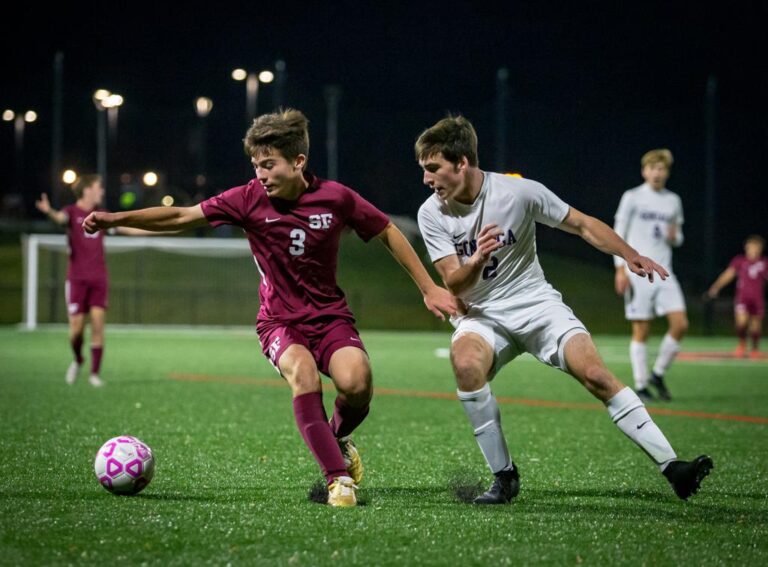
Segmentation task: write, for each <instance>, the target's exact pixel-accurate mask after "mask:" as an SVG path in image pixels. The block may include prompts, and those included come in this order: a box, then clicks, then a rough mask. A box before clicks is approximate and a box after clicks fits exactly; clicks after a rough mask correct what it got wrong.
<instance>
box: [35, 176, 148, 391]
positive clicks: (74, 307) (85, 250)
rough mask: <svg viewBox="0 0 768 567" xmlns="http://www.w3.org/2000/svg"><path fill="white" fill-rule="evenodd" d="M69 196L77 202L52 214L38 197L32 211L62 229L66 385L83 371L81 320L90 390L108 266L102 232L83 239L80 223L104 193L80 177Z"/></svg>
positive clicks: (100, 343)
mask: <svg viewBox="0 0 768 567" xmlns="http://www.w3.org/2000/svg"><path fill="white" fill-rule="evenodd" d="M72 191H73V193H74V194H75V197H76V198H77V201H76V202H75V203H74V204H72V205H67V206H65V207H63V208H62V209H61V210H60V211H57V210H56V209H54V208H53V207H51V203H50V201H49V200H48V196H47V195H46V194H45V193H43V194H42V195H41V196H40V200H38V201H37V202H36V203H35V205H36V206H37V208H38V209H39V210H40V211H41V212H43V213H45V214H46V215H47V216H48V218H50V219H51V220H52V221H53V222H55V223H56V224H58V225H61V226H66V227H67V241H68V243H69V264H68V267H67V280H66V283H65V284H64V285H65V288H64V294H65V297H66V304H67V313H68V316H69V342H70V344H71V345H72V352H73V353H74V356H75V360H73V361H72V363H71V364H70V365H69V368H68V369H67V373H66V376H65V380H66V382H67V384H74V383H75V380H77V376H78V374H79V373H80V368H81V367H82V365H83V362H84V357H83V353H82V350H83V339H84V333H85V324H86V319H85V316H86V315H90V319H91V375H90V377H89V378H88V382H89V383H90V384H91V386H95V387H99V386H103V385H104V382H103V381H102V380H101V378H100V377H99V371H100V368H101V360H102V357H103V356H104V323H105V319H106V310H107V303H108V301H107V299H108V295H109V281H108V277H107V265H106V263H105V261H104V231H101V230H100V231H98V232H95V233H93V234H88V233H87V232H86V231H85V230H84V229H83V221H84V220H85V218H86V217H87V216H88V215H89V214H90V213H91V212H93V211H95V210H97V209H98V208H99V207H100V206H101V203H102V201H103V199H104V187H103V186H102V183H101V177H100V176H99V175H94V174H90V175H83V176H81V177H80V178H79V179H77V181H75V183H74V185H72ZM117 232H118V233H119V234H129V235H144V234H153V233H150V232H146V231H143V230H136V229H131V228H120V229H117Z"/></svg>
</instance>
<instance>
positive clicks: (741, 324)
mask: <svg viewBox="0 0 768 567" xmlns="http://www.w3.org/2000/svg"><path fill="white" fill-rule="evenodd" d="M764 247H765V239H763V237H762V236H758V235H756V234H753V235H752V236H750V237H749V238H747V240H746V241H745V242H744V254H743V255H742V254H739V255H738V256H736V257H735V258H734V259H733V260H731V263H730V264H729V265H728V267H727V268H726V269H725V271H724V272H723V273H722V274H720V276H718V278H717V280H715V283H713V284H712V286H711V287H710V288H709V290H708V291H707V296H708V297H709V298H710V299H714V298H715V297H717V295H718V294H719V293H720V290H721V289H723V288H724V287H725V286H727V285H728V284H730V283H731V282H732V281H733V280H734V279H736V297H735V298H734V300H733V314H734V318H735V320H736V334H737V335H738V337H739V345H738V346H737V347H736V352H735V353H734V354H735V355H736V356H738V357H742V356H744V353H745V352H746V348H747V332H749V334H750V336H751V337H752V352H751V353H750V356H751V357H752V358H758V357H759V356H760V334H761V333H762V330H763V315H764V314H765V298H764V295H763V294H764V290H765V280H766V279H768V261H767V260H766V259H765V258H764V257H763V249H764Z"/></svg>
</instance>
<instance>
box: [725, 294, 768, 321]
mask: <svg viewBox="0 0 768 567" xmlns="http://www.w3.org/2000/svg"><path fill="white" fill-rule="evenodd" d="M733 307H734V311H735V312H736V313H737V314H739V313H746V314H747V315H751V316H752V317H762V316H763V315H765V301H764V300H763V298H762V297H751V296H750V297H747V296H745V297H741V296H740V295H737V296H736V299H735V300H734V302H733Z"/></svg>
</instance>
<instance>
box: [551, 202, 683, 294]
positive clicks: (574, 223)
mask: <svg viewBox="0 0 768 567" xmlns="http://www.w3.org/2000/svg"><path fill="white" fill-rule="evenodd" d="M558 228H559V229H560V230H564V231H566V232H570V233H571V234H578V235H579V236H581V237H582V238H583V239H584V240H586V241H587V242H589V243H590V244H591V245H592V246H594V247H595V248H597V249H598V250H600V251H601V252H605V253H606V254H613V255H616V256H621V257H622V258H623V259H624V261H625V262H626V263H627V267H628V268H629V269H630V270H631V271H632V272H634V273H635V274H637V275H638V276H642V277H646V276H647V277H648V280H649V281H651V282H652V281H653V278H654V273H657V274H659V276H660V277H661V279H662V280H665V279H667V277H668V276H669V272H667V270H665V269H664V268H663V267H662V266H660V265H659V264H657V263H656V262H654V261H653V260H651V259H650V258H646V257H645V256H641V255H640V254H639V253H638V251H637V250H635V249H634V248H632V247H631V246H630V245H629V244H627V243H626V242H625V241H624V240H623V239H622V238H621V237H620V236H619V235H618V234H616V233H615V232H614V231H613V229H612V228H611V227H609V226H608V225H607V224H605V223H604V222H602V221H600V220H598V219H596V218H595V217H591V216H589V215H585V214H584V213H582V212H580V211H577V210H576V209H574V208H573V207H571V208H570V210H569V211H568V214H567V215H566V217H565V220H563V222H562V223H561V224H560V225H559V226H558Z"/></svg>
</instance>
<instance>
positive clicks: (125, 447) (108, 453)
mask: <svg viewBox="0 0 768 567" xmlns="http://www.w3.org/2000/svg"><path fill="white" fill-rule="evenodd" d="M93 468H94V470H95V471H96V478H98V479H99V482H100V483H101V485H102V486H103V487H104V488H105V489H107V490H108V491H109V492H111V493H112V494H138V493H139V492H141V491H142V490H144V488H145V487H146V486H147V485H148V484H149V481H150V480H152V477H153V476H154V474H155V457H154V456H153V455H152V449H150V448H149V447H148V446H147V445H146V444H144V443H142V442H141V441H139V440H138V439H136V438H135V437H131V436H129V435H124V436H121V437H114V438H112V439H110V440H109V441H107V442H106V443H104V445H102V446H101V449H99V452H98V453H96V462H94V463H93Z"/></svg>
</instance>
